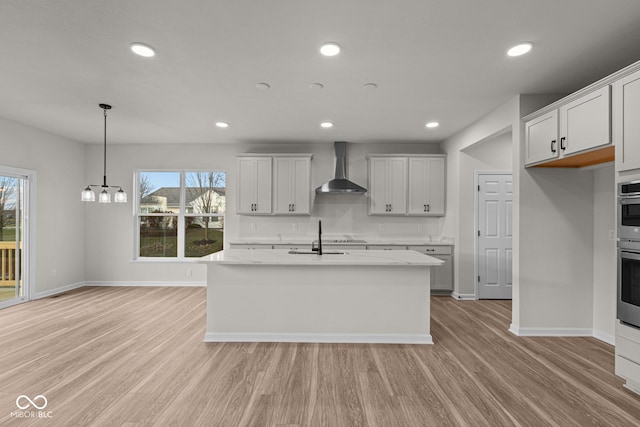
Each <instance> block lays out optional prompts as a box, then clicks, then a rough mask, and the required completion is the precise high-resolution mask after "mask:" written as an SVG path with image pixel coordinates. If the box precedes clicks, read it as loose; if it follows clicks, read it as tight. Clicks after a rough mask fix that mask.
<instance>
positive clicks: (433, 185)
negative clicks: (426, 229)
mask: <svg viewBox="0 0 640 427" xmlns="http://www.w3.org/2000/svg"><path fill="white" fill-rule="evenodd" d="M444 169H445V159H444V158H442V157H409V200H408V210H407V212H408V213H409V215H425V216H428V215H433V216H437V215H444V209H445V203H444V195H445V185H444V182H445V174H444Z"/></svg>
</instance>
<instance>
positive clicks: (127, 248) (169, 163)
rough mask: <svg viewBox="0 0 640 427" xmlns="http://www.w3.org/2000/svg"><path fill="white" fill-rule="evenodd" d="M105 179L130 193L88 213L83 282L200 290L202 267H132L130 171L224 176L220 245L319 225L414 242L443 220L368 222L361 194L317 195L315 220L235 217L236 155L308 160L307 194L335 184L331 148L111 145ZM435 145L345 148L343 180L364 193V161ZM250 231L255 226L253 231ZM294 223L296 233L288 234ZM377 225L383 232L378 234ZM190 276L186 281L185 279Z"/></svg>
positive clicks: (92, 158) (91, 164)
mask: <svg viewBox="0 0 640 427" xmlns="http://www.w3.org/2000/svg"><path fill="white" fill-rule="evenodd" d="M108 150H109V152H108V159H109V160H108V170H107V177H108V180H109V182H108V183H109V184H110V185H122V186H124V187H125V190H126V191H127V192H128V193H129V197H130V199H129V203H127V204H126V205H116V204H111V205H107V206H101V205H100V204H98V203H93V204H88V205H87V207H86V213H87V221H86V259H87V262H86V264H87V273H86V278H87V280H88V281H89V282H109V283H120V284H126V283H129V284H145V283H146V284H171V283H178V284H179V283H183V284H187V283H204V282H205V280H206V275H205V269H204V266H203V265H200V264H195V263H191V262H187V263H185V262H163V261H148V262H140V261H133V257H134V250H135V248H134V243H133V242H134V240H133V237H134V222H133V220H134V212H133V202H132V200H133V198H134V191H133V189H134V183H133V173H134V170H136V169H143V170H144V169H147V170H153V169H176V168H186V169H188V168H194V169H196V168H198V169H202V168H212V169H216V170H224V171H226V172H227V214H226V218H225V241H227V242H229V241H232V240H237V239H239V238H256V239H261V238H262V239H264V238H275V237H278V235H282V236H285V237H291V238H308V239H309V240H311V239H313V238H314V237H315V232H316V229H317V221H318V219H322V221H323V222H322V225H323V232H324V233H325V234H362V235H367V236H374V237H375V236H379V237H387V236H392V237H399V236H400V237H401V236H405V235H406V236H411V237H415V236H416V234H417V233H416V231H417V230H418V225H420V229H421V230H422V231H421V233H422V234H423V235H428V234H434V235H440V233H441V229H442V223H443V221H444V220H443V219H442V218H413V217H389V218H380V217H373V216H368V215H367V197H366V196H363V195H319V196H317V197H315V201H314V206H313V213H312V215H311V216H304V217H288V216H286V217H263V216H239V215H236V214H235V211H236V206H235V204H236V198H235V192H236V188H235V181H236V176H235V170H236V154H238V153H247V152H252V153H313V154H314V157H313V160H312V188H314V189H315V187H317V186H320V185H321V184H323V183H324V182H326V181H327V180H329V179H331V178H332V177H333V173H334V160H333V159H334V154H333V143H326V144H245V145H231V144H189V145H183V144H152V145H147V144H145V145H115V144H114V145H109V146H108ZM438 150H439V147H438V146H437V145H433V144H357V143H351V144H349V145H348V160H349V164H348V174H349V178H350V179H352V180H353V181H355V182H356V183H358V184H360V185H363V186H365V187H366V186H367V184H368V183H367V161H366V158H365V157H366V155H367V154H369V153H371V154H374V153H375V154H385V153H386V154H389V153H407V154H424V153H438V152H439V151H438ZM86 163H87V165H88V166H87V176H86V179H87V180H88V181H91V182H92V183H93V182H97V183H100V181H101V178H102V147H101V146H89V147H87V155H86ZM314 196H315V194H314ZM251 224H256V227H255V231H253V229H252V227H251ZM293 224H296V225H297V230H296V231H294V230H293ZM380 224H383V231H380ZM189 270H191V274H192V275H191V276H189V275H188V272H189Z"/></svg>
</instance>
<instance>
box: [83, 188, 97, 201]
mask: <svg viewBox="0 0 640 427" xmlns="http://www.w3.org/2000/svg"><path fill="white" fill-rule="evenodd" d="M82 201H83V202H95V201H96V193H94V192H93V190H92V189H91V188H89V187H87V188H85V189H84V190H83V191H82Z"/></svg>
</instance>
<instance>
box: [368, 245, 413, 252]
mask: <svg viewBox="0 0 640 427" xmlns="http://www.w3.org/2000/svg"><path fill="white" fill-rule="evenodd" d="M367 249H368V250H370V251H371V250H373V251H405V250H407V247H406V246H400V245H371V246H367Z"/></svg>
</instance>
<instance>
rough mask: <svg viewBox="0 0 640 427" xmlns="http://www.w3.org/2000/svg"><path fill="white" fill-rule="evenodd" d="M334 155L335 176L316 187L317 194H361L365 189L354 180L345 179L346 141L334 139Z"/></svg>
mask: <svg viewBox="0 0 640 427" xmlns="http://www.w3.org/2000/svg"><path fill="white" fill-rule="evenodd" d="M333 148H334V150H335V156H336V159H335V160H336V173H335V177H334V178H333V179H332V180H331V181H329V182H327V183H325V184H323V185H321V186H320V187H318V188H316V193H317V194H323V193H339V194H346V193H350V194H363V193H366V192H367V189H366V188H364V187H361V186H359V185H358V184H356V183H355V182H352V181H349V180H348V179H347V143H346V142H345V141H335V142H334V143H333Z"/></svg>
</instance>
